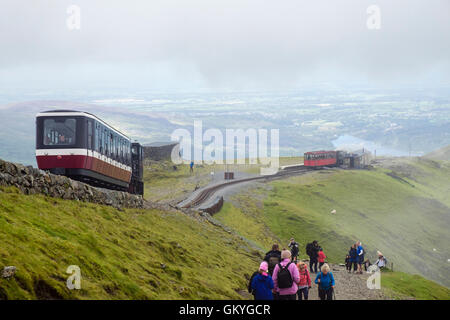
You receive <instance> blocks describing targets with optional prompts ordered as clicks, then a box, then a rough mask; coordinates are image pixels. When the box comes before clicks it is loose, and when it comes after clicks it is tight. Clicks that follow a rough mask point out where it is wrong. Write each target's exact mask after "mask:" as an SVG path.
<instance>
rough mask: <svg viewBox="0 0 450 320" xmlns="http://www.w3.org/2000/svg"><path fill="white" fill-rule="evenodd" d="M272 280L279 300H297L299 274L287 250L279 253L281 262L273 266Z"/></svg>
mask: <svg viewBox="0 0 450 320" xmlns="http://www.w3.org/2000/svg"><path fill="white" fill-rule="evenodd" d="M272 278H273V284H274V290H275V291H276V293H277V294H278V299H279V300H296V299H297V291H298V287H297V283H298V282H299V281H300V274H299V272H298V268H297V266H296V265H295V263H292V262H291V252H290V251H289V250H283V251H282V252H281V262H280V263H279V264H277V265H276V266H275V269H274V270H273V275H272Z"/></svg>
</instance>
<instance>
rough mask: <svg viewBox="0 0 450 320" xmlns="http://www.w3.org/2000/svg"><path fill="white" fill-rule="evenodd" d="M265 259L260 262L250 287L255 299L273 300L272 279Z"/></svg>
mask: <svg viewBox="0 0 450 320" xmlns="http://www.w3.org/2000/svg"><path fill="white" fill-rule="evenodd" d="M268 271H269V265H268V263H267V262H266V261H263V262H261V264H260V266H259V272H258V274H257V275H256V276H255V277H254V278H253V280H252V282H251V289H252V293H253V296H254V297H255V300H273V295H272V290H273V287H274V286H273V280H272V277H271V276H270V274H269V273H268Z"/></svg>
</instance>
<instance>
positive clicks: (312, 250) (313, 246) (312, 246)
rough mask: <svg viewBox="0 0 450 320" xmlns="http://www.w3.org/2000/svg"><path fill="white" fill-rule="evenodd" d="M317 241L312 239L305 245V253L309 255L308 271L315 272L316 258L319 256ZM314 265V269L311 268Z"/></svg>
mask: <svg viewBox="0 0 450 320" xmlns="http://www.w3.org/2000/svg"><path fill="white" fill-rule="evenodd" d="M319 249H320V247H319V243H318V242H317V241H316V240H314V241H313V242H312V243H308V244H307V245H306V254H307V255H308V256H309V271H310V273H313V272H314V273H317V262H318V261H317V258H318V256H319ZM313 267H314V270H313Z"/></svg>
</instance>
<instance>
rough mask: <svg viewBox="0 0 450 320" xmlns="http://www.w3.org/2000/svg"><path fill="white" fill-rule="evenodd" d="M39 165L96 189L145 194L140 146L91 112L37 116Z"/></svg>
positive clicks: (59, 111) (41, 167) (55, 111)
mask: <svg viewBox="0 0 450 320" xmlns="http://www.w3.org/2000/svg"><path fill="white" fill-rule="evenodd" d="M36 161H37V165H38V167H39V169H42V170H48V171H50V172H51V173H54V174H59V175H64V176H67V177H70V178H72V179H75V180H78V181H82V182H86V183H88V184H90V185H93V186H97V187H102V188H108V189H113V190H119V191H126V192H129V193H133V194H139V195H143V194H144V183H143V147H142V146H141V144H139V143H137V142H132V141H131V139H130V138H129V137H128V136H127V135H125V134H123V133H122V132H120V131H119V130H116V129H114V128H113V127H112V126H111V125H109V124H107V123H106V122H104V121H103V120H101V119H100V118H98V117H96V116H95V115H93V114H91V113H88V112H82V111H73V110H51V111H44V112H41V113H38V114H37V115H36Z"/></svg>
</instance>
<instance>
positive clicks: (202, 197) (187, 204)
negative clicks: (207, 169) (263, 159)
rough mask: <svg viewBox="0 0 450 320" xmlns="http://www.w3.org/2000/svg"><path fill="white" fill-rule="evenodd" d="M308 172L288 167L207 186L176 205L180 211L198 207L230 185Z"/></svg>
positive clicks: (297, 167) (307, 170)
mask: <svg viewBox="0 0 450 320" xmlns="http://www.w3.org/2000/svg"><path fill="white" fill-rule="evenodd" d="M310 170H311V169H309V168H306V167H303V166H302V165H299V166H296V167H290V168H289V169H285V170H282V171H279V172H277V173H275V174H273V175H265V176H257V177H251V178H244V179H239V180H232V181H227V182H224V183H220V184H216V185H213V186H209V187H208V186H207V187H205V188H203V189H201V190H199V191H197V192H195V193H193V194H192V195H191V197H190V198H188V199H186V200H184V201H182V202H180V203H179V204H178V207H179V208H182V209H188V208H195V207H198V206H200V205H201V204H203V203H204V202H205V201H207V200H208V199H210V198H211V197H212V196H213V195H214V194H215V193H216V192H217V191H218V190H221V189H223V188H226V187H229V186H231V185H236V184H240V183H245V182H250V181H257V180H264V181H271V180H275V179H280V178H285V177H290V176H294V175H300V174H304V173H306V172H309V171H310Z"/></svg>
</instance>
